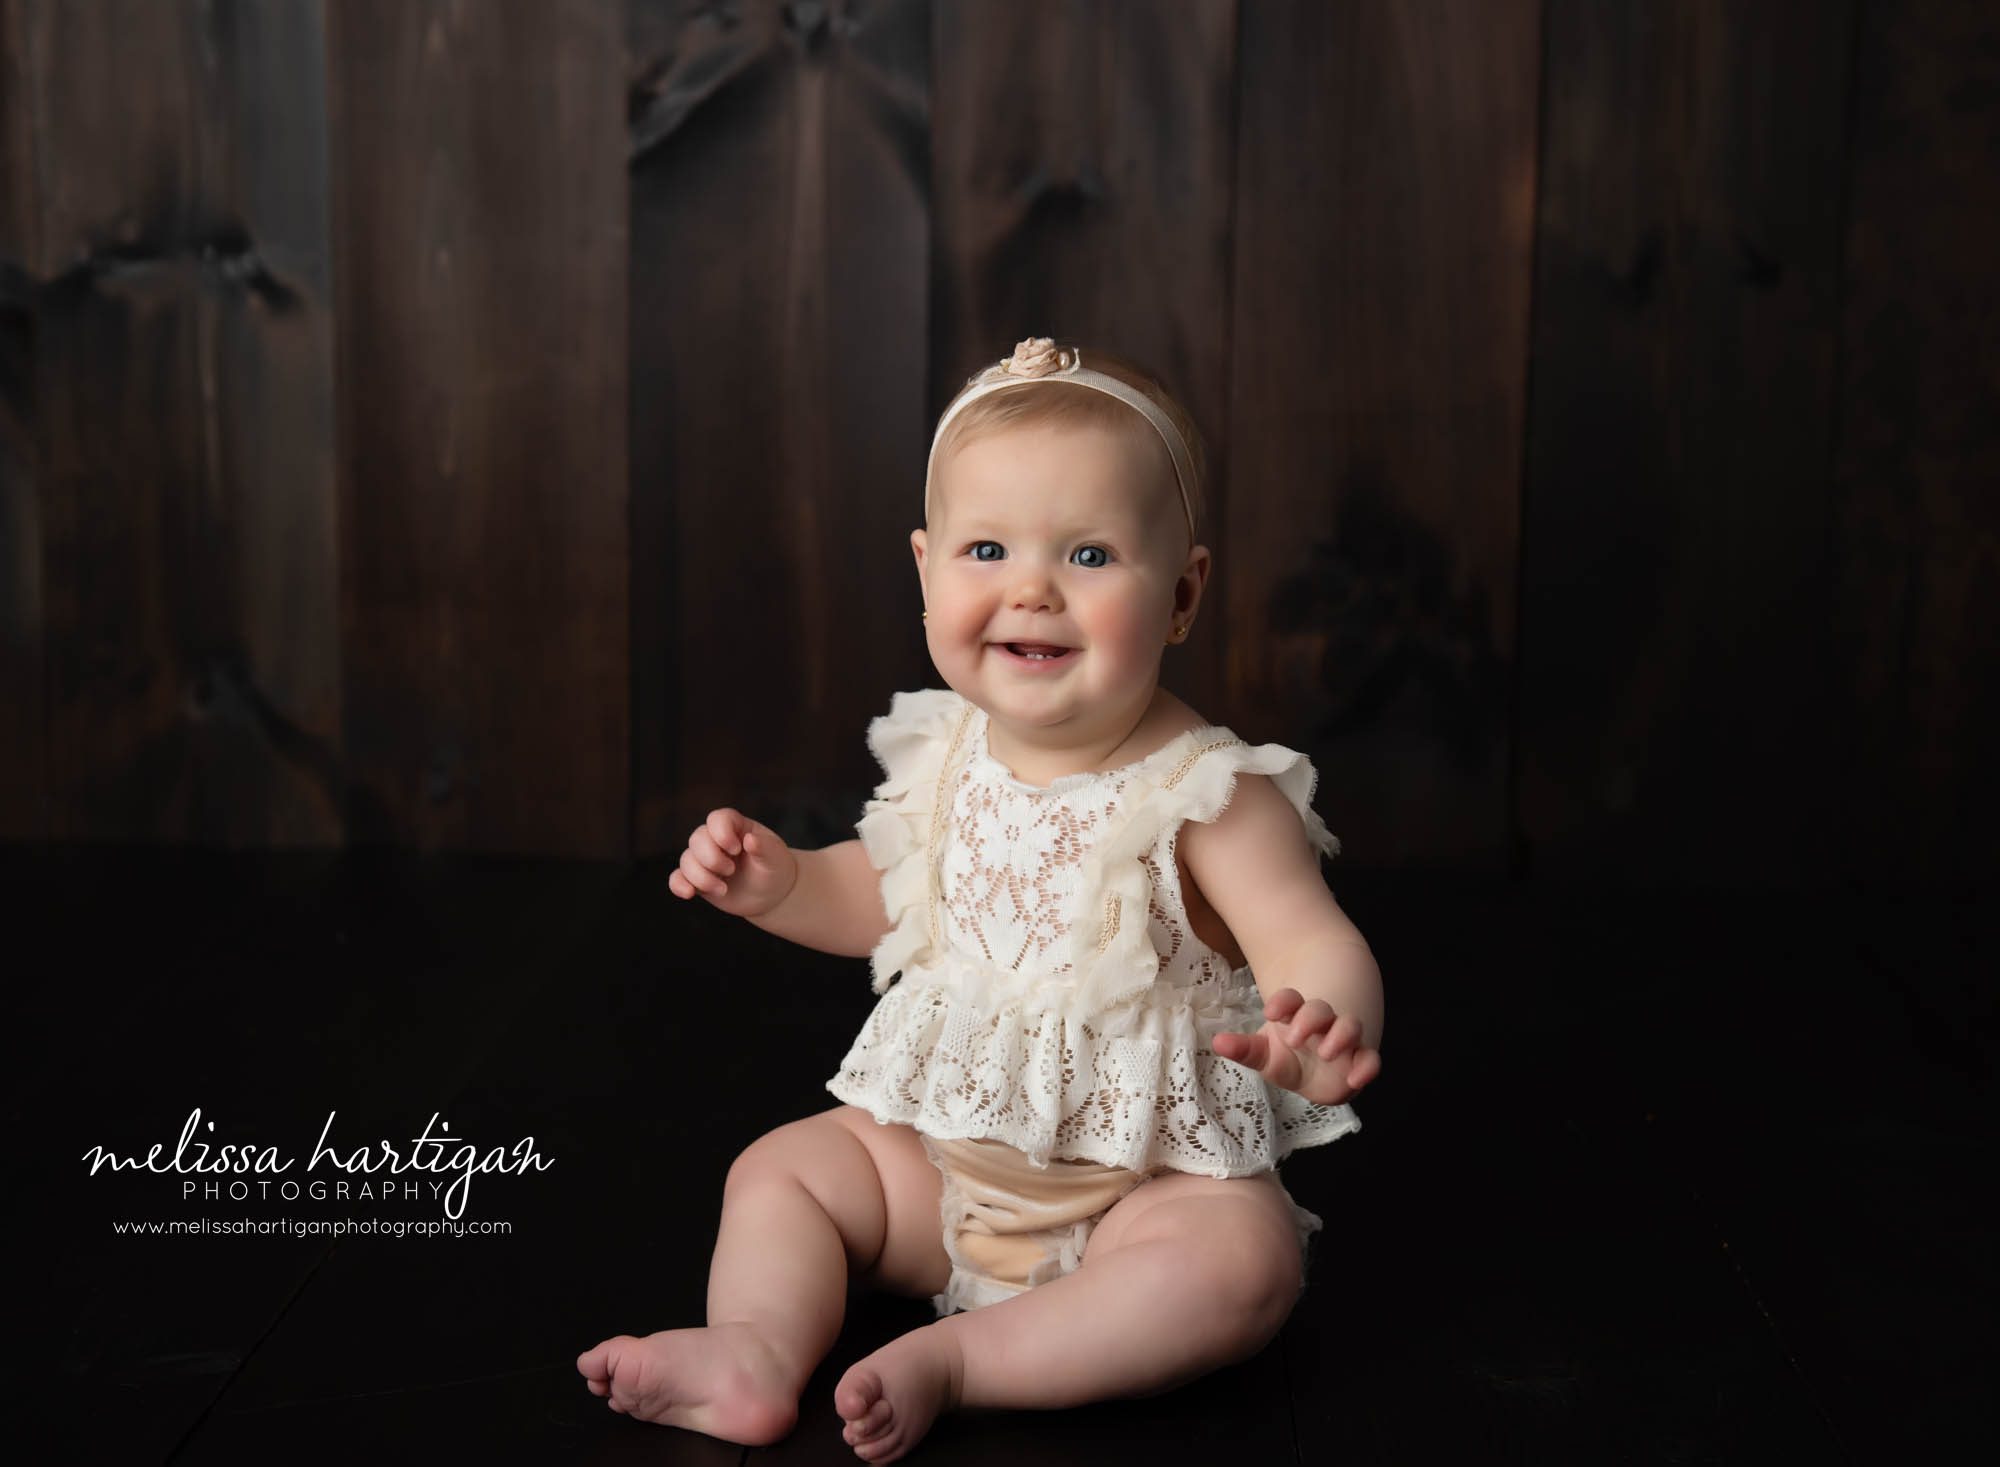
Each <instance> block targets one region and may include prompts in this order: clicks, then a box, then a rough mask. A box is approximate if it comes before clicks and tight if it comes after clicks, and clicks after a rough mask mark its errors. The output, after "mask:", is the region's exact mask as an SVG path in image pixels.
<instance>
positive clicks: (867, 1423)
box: [841, 1398, 896, 1447]
mask: <svg viewBox="0 0 2000 1467" xmlns="http://www.w3.org/2000/svg"><path fill="white" fill-rule="evenodd" d="M895 1415H896V1413H895V1411H894V1410H892V1409H891V1408H890V1406H889V1402H888V1400H887V1399H886V1398H885V1399H883V1400H880V1401H877V1402H876V1403H875V1404H874V1405H872V1406H870V1407H869V1408H868V1411H867V1414H866V1415H864V1416H863V1417H862V1418H861V1419H860V1420H859V1421H850V1422H848V1423H847V1428H846V1430H844V1431H843V1432H841V1435H842V1436H843V1437H844V1438H846V1441H847V1444H848V1445H849V1446H850V1447H854V1446H859V1445H860V1444H861V1443H863V1442H870V1441H873V1440H875V1438H876V1437H878V1436H880V1435H881V1434H882V1433H883V1432H885V1431H887V1430H888V1429H889V1423H890V1422H891V1421H893V1420H894V1419H895Z"/></svg>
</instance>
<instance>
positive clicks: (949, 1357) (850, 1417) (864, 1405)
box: [833, 1324, 965, 1462]
mask: <svg viewBox="0 0 2000 1467" xmlns="http://www.w3.org/2000/svg"><path fill="white" fill-rule="evenodd" d="M964 1380H965V1364H964V1358H963V1357H962V1356H961V1355H960V1354H959V1351H958V1342H957V1341H956V1340H955V1339H954V1338H953V1337H952V1335H951V1334H950V1332H949V1331H947V1330H942V1329H939V1328H938V1327H937V1326H936V1325H934V1324H933V1325H925V1326H924V1327H923V1328H922V1329H913V1330H911V1331H910V1332H909V1333H908V1334H906V1335H904V1336H902V1337H901V1338H900V1339H895V1340H891V1341H890V1342H889V1343H888V1344H886V1345H884V1346H883V1347H882V1348H881V1349H879V1350H877V1351H876V1352H875V1353H874V1354H873V1355H870V1356H869V1357H868V1358H867V1359H866V1360H860V1361H857V1362H856V1363H855V1364H854V1365H853V1366H851V1367H850V1368H849V1369H848V1372H847V1374H845V1375H843V1376H842V1377H841V1378H840V1384H839V1385H837V1386H835V1387H834V1388H833V1405H834V1409H835V1410H836V1411H838V1412H840V1414H841V1416H842V1417H843V1418H845V1420H846V1422H847V1426H846V1427H845V1428H844V1429H843V1430H842V1432H841V1436H842V1437H843V1438H844V1439H845V1440H846V1442H847V1444H848V1445H849V1446H851V1447H853V1448H854V1455H855V1456H857V1457H859V1458H860V1459H861V1460H862V1461H864V1462H893V1461H895V1460H896V1459H897V1458H898V1457H900V1456H902V1455H903V1454H904V1453H905V1452H907V1451H909V1450H910V1448H912V1447H914V1446H915V1445H916V1444H917V1443H918V1442H920V1441H922V1440H923V1439H924V1433H925V1432H927V1431H929V1430H930V1429H931V1423H932V1422H934V1421H936V1420H937V1419H938V1417H939V1415H941V1414H942V1413H943V1412H946V1411H949V1410H951V1409H953V1408H954V1407H956V1406H957V1405H958V1399H959V1392H960V1389H961V1387H962V1384H963V1382H964Z"/></svg>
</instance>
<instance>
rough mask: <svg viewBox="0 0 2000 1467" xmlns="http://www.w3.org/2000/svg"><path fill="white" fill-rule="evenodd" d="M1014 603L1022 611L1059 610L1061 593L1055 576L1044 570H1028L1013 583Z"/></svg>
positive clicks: (1060, 607)
mask: <svg viewBox="0 0 2000 1467" xmlns="http://www.w3.org/2000/svg"><path fill="white" fill-rule="evenodd" d="M1014 605H1015V607H1016V608H1017V609H1018V610H1022V611H1060V610H1061V609H1062V593H1061V592H1060V591H1058V590H1057V589H1056V582H1055V577H1053V576H1051V575H1049V574H1048V572H1046V571H1030V572H1028V573H1027V574H1026V575H1024V576H1022V577H1021V579H1020V580H1018V581H1016V582H1015V583H1014Z"/></svg>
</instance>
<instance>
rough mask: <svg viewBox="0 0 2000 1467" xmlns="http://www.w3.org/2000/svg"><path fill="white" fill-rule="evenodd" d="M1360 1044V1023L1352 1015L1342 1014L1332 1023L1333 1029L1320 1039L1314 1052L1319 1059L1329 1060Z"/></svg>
mask: <svg viewBox="0 0 2000 1467" xmlns="http://www.w3.org/2000/svg"><path fill="white" fill-rule="evenodd" d="M1360 1042H1361V1021H1360V1020H1359V1019H1357V1018H1355V1017H1354V1016H1353V1015H1352V1014H1342V1015H1341V1016H1340V1017H1339V1018H1337V1019H1335V1020H1334V1021H1333V1027H1332V1028H1330V1029H1328V1030H1327V1031H1326V1033H1325V1035H1324V1036H1323V1037H1322V1038H1321V1039H1320V1042H1319V1048H1318V1050H1317V1051H1316V1052H1317V1053H1318V1055H1319V1057H1320V1058H1321V1059H1327V1060H1330V1059H1333V1058H1335V1057H1336V1056H1339V1055H1342V1054H1345V1053H1347V1051H1348V1050H1350V1049H1352V1048H1354V1046H1355V1045H1357V1044H1359V1043H1360Z"/></svg>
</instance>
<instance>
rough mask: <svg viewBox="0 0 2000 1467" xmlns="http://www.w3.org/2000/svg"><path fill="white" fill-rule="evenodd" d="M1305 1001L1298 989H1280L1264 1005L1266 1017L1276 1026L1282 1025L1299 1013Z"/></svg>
mask: <svg viewBox="0 0 2000 1467" xmlns="http://www.w3.org/2000/svg"><path fill="white" fill-rule="evenodd" d="M1304 1002H1305V999H1304V998H1303V997H1301V996H1300V994H1299V991H1298V989H1296V988H1280V989H1279V990H1278V991H1277V992H1276V993H1274V994H1272V995H1271V997H1270V998H1269V999H1268V1000H1267V1001H1266V1002H1265V1004H1264V1017H1265V1018H1267V1019H1269V1020H1270V1021H1271V1022H1272V1023H1274V1024H1282V1023H1284V1022H1285V1020H1287V1019H1289V1018H1290V1017H1291V1016H1292V1015H1293V1014H1295V1013H1297V1012H1298V1008H1299V1005H1300V1004H1302V1003H1304Z"/></svg>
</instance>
